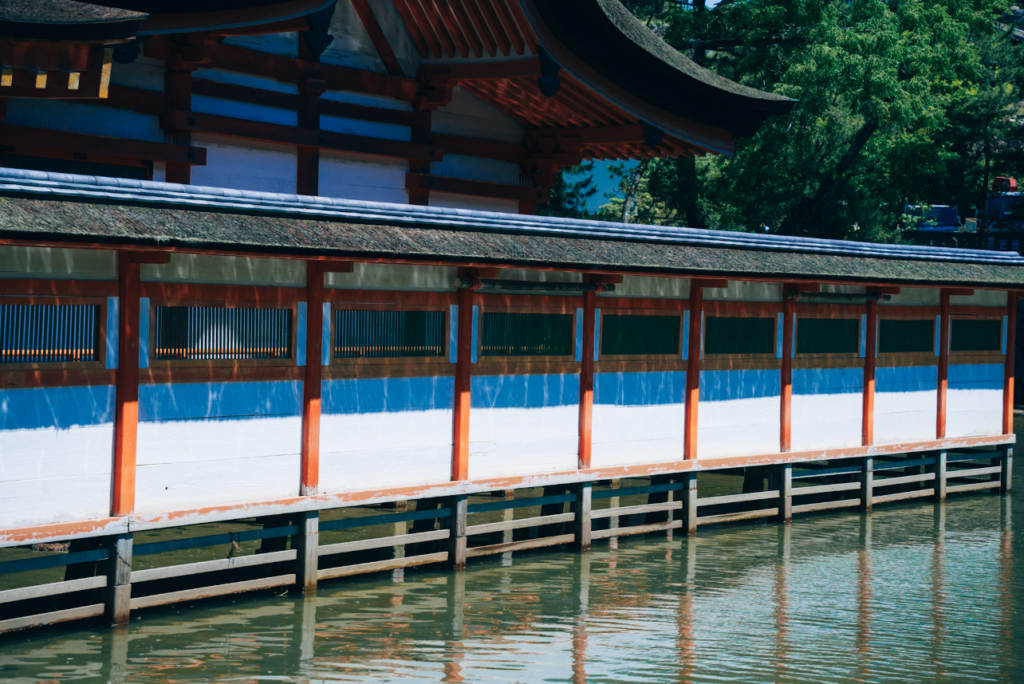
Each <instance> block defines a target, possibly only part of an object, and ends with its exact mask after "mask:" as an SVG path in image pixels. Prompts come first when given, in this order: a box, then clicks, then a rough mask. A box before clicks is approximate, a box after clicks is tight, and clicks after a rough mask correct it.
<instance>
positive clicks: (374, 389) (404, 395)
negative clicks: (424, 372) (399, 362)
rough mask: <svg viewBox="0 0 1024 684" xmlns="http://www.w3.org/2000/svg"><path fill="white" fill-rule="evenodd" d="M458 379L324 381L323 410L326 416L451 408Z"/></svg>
mask: <svg viewBox="0 0 1024 684" xmlns="http://www.w3.org/2000/svg"><path fill="white" fill-rule="evenodd" d="M454 402H455V378H453V377H451V376H440V377H426V378H353V379H345V380H325V381H324V382H323V385H322V398H321V403H320V410H321V411H322V412H323V413H325V414H351V413H384V412H397V411H428V410H430V409H450V408H452V406H453V405H454Z"/></svg>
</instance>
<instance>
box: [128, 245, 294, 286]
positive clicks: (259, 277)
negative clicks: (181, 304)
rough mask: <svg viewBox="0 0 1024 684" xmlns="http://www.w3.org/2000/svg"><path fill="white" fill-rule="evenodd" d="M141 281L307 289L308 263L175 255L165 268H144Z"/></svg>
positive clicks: (144, 265) (289, 260)
mask: <svg viewBox="0 0 1024 684" xmlns="http://www.w3.org/2000/svg"><path fill="white" fill-rule="evenodd" d="M142 280H143V281H147V282H164V283H213V284H228V285H271V286H278V287H305V286H306V262H304V261H302V260H300V259H259V258H253V257H229V256H214V255H207V254H181V253H177V252H173V253H171V256H170V259H169V260H168V263H166V264H143V265H142Z"/></svg>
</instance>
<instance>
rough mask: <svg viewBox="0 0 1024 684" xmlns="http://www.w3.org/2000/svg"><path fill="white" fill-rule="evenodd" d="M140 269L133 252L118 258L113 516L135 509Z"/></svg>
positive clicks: (128, 512)
mask: <svg viewBox="0 0 1024 684" xmlns="http://www.w3.org/2000/svg"><path fill="white" fill-rule="evenodd" d="M141 289H142V284H141V282H140V266H139V264H137V263H133V262H132V255H131V253H130V252H118V255H117V295H118V297H119V298H120V302H119V307H118V308H119V309H120V320H119V321H118V331H117V389H116V394H115V399H114V491H113V497H112V501H111V511H110V514H111V515H114V516H118V515H130V514H131V513H132V511H134V510H135V456H136V450H137V447H138V433H139V335H140V333H141V330H140V315H139V306H140V302H139V296H140V291H141Z"/></svg>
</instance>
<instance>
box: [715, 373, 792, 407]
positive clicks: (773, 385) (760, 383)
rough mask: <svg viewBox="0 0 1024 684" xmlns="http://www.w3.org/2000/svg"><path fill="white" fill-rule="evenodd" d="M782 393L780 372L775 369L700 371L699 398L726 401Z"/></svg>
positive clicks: (775, 395) (776, 395)
mask: <svg viewBox="0 0 1024 684" xmlns="http://www.w3.org/2000/svg"><path fill="white" fill-rule="evenodd" d="M781 395H782V377H781V372H780V371H777V370H716V371H701V373H700V400H701V401H727V400H730V399H758V398H761V397H778V396H781Z"/></svg>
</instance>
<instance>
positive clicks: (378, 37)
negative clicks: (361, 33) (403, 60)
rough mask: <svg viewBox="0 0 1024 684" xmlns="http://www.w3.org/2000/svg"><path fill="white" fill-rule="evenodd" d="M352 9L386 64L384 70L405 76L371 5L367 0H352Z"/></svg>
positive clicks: (381, 59) (394, 74)
mask: <svg viewBox="0 0 1024 684" xmlns="http://www.w3.org/2000/svg"><path fill="white" fill-rule="evenodd" d="M352 7H353V8H354V9H355V11H356V14H358V15H359V21H361V22H362V23H363V28H365V29H366V33H367V34H369V36H370V42H371V43H373V48H374V49H375V50H376V51H377V54H378V55H379V56H380V61H382V62H384V68H385V69H387V70H388V73H389V74H391V75H392V76H404V75H405V72H403V71H402V65H401V64H400V63H399V61H398V57H396V56H395V51H394V50H392V49H391V43H389V42H388V37H387V35H385V34H384V29H383V28H381V25H380V22H379V21H377V15H376V14H374V13H373V9H372V8H371V7H370V3H369V2H367V0H352Z"/></svg>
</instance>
